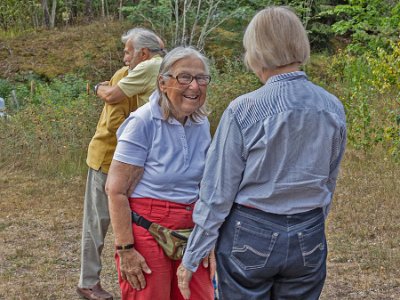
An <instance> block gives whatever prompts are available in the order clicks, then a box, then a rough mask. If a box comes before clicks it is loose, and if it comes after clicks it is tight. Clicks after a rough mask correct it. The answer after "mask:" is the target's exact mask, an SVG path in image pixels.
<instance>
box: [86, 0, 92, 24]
mask: <svg viewBox="0 0 400 300" xmlns="http://www.w3.org/2000/svg"><path fill="white" fill-rule="evenodd" d="M85 19H86V21H87V22H88V23H90V22H91V21H92V20H93V6H92V0H85Z"/></svg>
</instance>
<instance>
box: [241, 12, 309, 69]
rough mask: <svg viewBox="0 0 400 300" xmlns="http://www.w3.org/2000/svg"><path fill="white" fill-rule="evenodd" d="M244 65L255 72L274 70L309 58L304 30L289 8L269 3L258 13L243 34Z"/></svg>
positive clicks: (307, 42)
mask: <svg viewBox="0 0 400 300" xmlns="http://www.w3.org/2000/svg"><path fill="white" fill-rule="evenodd" d="M243 46H244V48H245V51H246V52H245V57H244V61H245V64H246V65H247V66H248V67H249V68H250V69H251V70H253V71H254V72H257V71H260V70H262V69H268V70H273V69H276V68H278V67H282V66H286V65H289V64H292V63H300V64H304V63H306V62H307V60H308V59H309V57H310V42H309V40H308V36H307V32H306V30H305V28H304V26H303V24H302V23H301V21H300V19H299V18H298V17H297V15H296V14H295V13H294V12H293V11H292V10H291V9H290V8H288V7H284V6H271V7H267V8H265V9H263V10H261V11H260V12H258V13H257V14H256V15H255V16H254V17H253V19H252V20H251V21H250V24H249V25H248V27H247V29H246V32H245V34H244V37H243Z"/></svg>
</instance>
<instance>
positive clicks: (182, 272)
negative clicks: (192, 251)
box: [176, 263, 193, 299]
mask: <svg viewBox="0 0 400 300" xmlns="http://www.w3.org/2000/svg"><path fill="white" fill-rule="evenodd" d="M192 275H193V273H192V271H189V270H188V269H186V268H185V267H184V266H183V265H182V263H181V264H180V265H179V267H178V270H177V271H176V276H177V277H178V287H179V290H180V291H181V294H182V296H183V298H184V299H189V298H190V288H189V282H190V280H191V279H192Z"/></svg>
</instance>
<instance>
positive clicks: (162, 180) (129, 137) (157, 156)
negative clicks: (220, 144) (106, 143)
mask: <svg viewBox="0 0 400 300" xmlns="http://www.w3.org/2000/svg"><path fill="white" fill-rule="evenodd" d="M158 100H159V95H158V93H157V92H154V93H153V94H152V95H151V97H150V102H149V103H147V104H145V105H144V106H142V107H140V108H139V109H137V110H136V111H135V112H133V113H131V115H130V116H129V117H128V118H127V119H126V120H125V122H124V123H123V124H122V125H121V127H120V128H119V129H118V131H117V137H118V144H117V148H116V150H115V153H114V159H115V160H117V161H120V162H123V163H127V164H130V165H135V166H139V167H144V173H143V177H142V179H141V180H140V181H139V183H138V184H137V186H136V188H135V190H134V191H133V193H132V195H131V197H136V198H155V199H163V200H169V201H172V202H177V203H183V204H190V203H193V202H195V201H196V200H197V199H198V195H199V185H200V181H201V178H202V175H203V170H204V164H205V157H206V152H207V149H208V147H209V145H210V142H211V135H210V124H209V122H208V119H207V118H206V117H205V118H203V119H202V120H200V121H198V122H193V121H191V120H190V119H188V120H187V121H186V123H185V125H182V124H181V123H179V122H178V121H177V120H175V119H173V118H170V119H168V120H164V118H163V115H162V111H161V107H160V106H159V104H158Z"/></svg>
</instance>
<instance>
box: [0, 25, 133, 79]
mask: <svg viewBox="0 0 400 300" xmlns="http://www.w3.org/2000/svg"><path fill="white" fill-rule="evenodd" d="M131 27H133V26H132V25H131V24H129V23H124V22H122V23H121V22H97V23H92V24H90V25H83V26H79V27H67V28H63V29H55V30H42V31H37V32H26V33H23V34H20V35H18V36H16V37H10V38H2V39H0V78H2V79H8V80H24V79H26V78H30V77H32V76H34V77H36V76H38V77H40V78H41V79H44V80H48V79H52V78H54V77H56V76H59V75H62V74H66V73H80V74H82V75H83V76H84V77H86V78H88V79H89V78H90V79H92V80H101V79H104V78H109V77H110V76H111V75H112V74H113V71H115V70H116V69H117V68H118V67H119V66H121V59H122V50H123V45H122V43H121V41H120V37H121V34H122V33H124V32H126V31H127V30H128V29H130V28H131Z"/></svg>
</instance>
